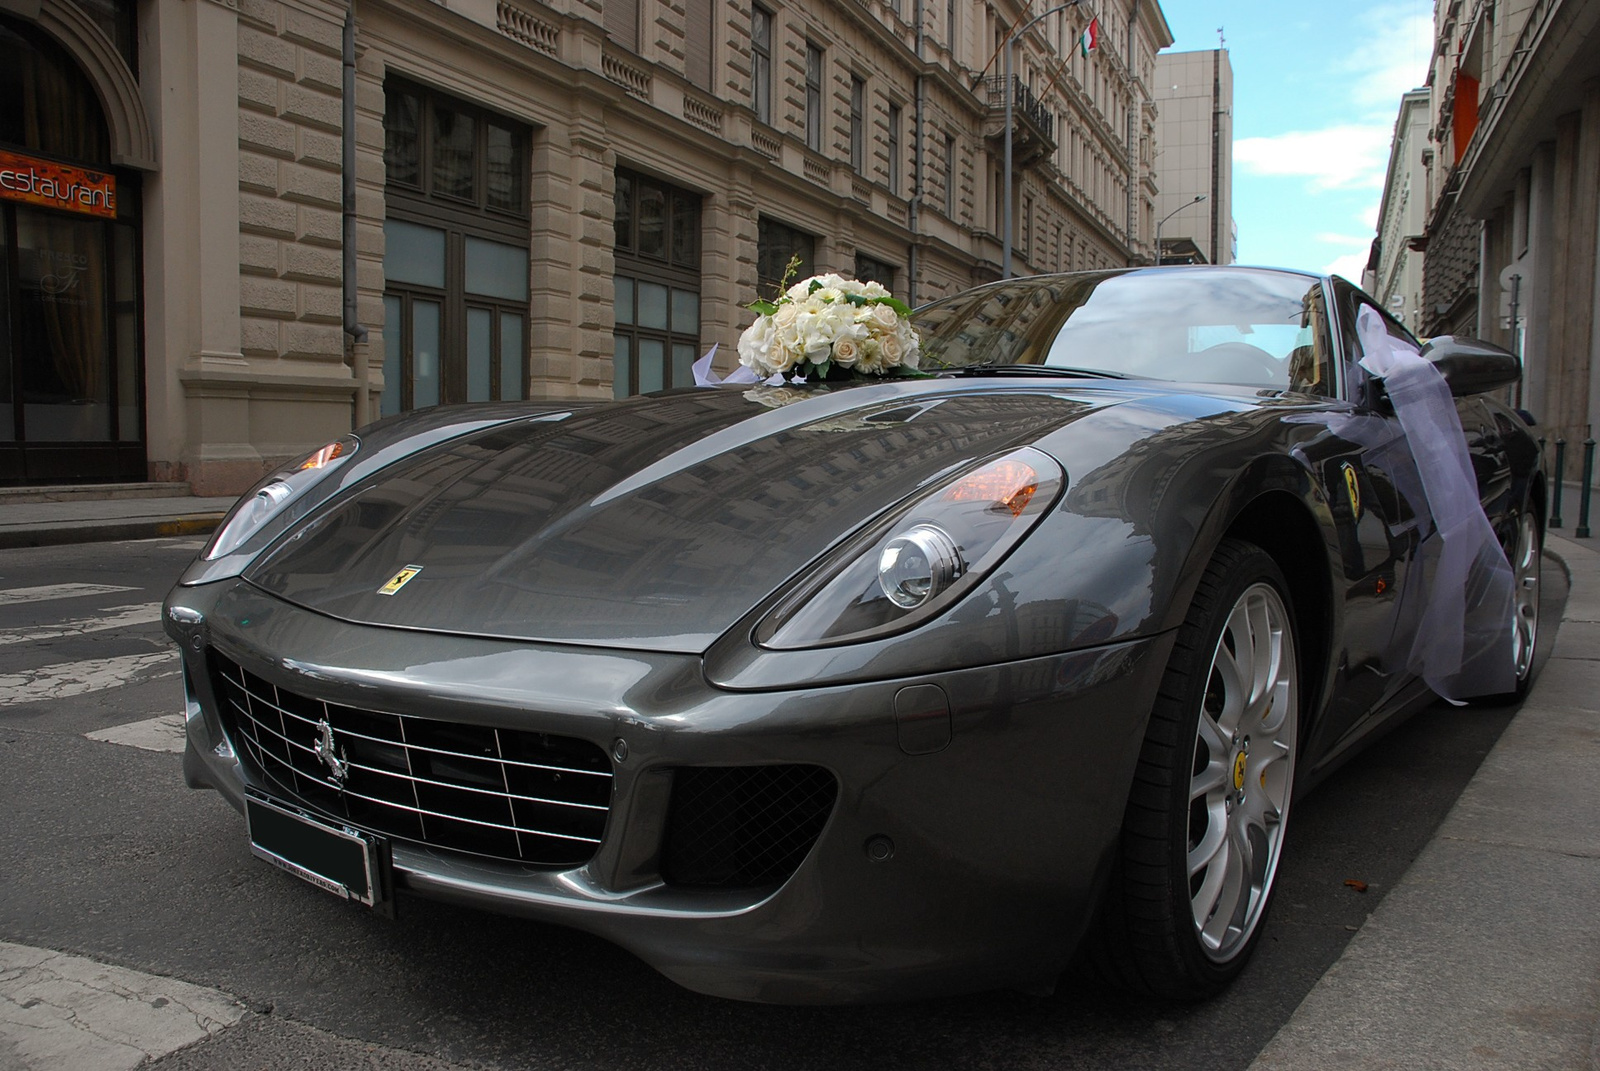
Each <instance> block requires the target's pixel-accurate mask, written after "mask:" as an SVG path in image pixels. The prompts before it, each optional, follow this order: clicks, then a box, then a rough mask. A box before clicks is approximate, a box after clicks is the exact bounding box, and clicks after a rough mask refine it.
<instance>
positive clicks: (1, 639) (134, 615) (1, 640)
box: [0, 593, 161, 647]
mask: <svg viewBox="0 0 1600 1071" xmlns="http://www.w3.org/2000/svg"><path fill="white" fill-rule="evenodd" d="M0 594H3V593H0ZM160 620H161V604H160V603H159V602H147V603H140V604H138V605H136V606H109V607H107V608H106V610H105V612H104V613H103V614H101V615H99V616H97V617H80V618H78V619H77V620H76V621H62V622H61V623H59V624H56V625H46V626H42V627H38V628H0V647H4V646H6V645H8V644H13V643H34V642H36V641H38V640H59V639H61V638H63V637H65V636H82V635H83V634H84V633H86V632H104V631H105V630H106V629H112V628H128V627H129V626H132V625H149V624H154V623H155V622H157V621H160Z"/></svg>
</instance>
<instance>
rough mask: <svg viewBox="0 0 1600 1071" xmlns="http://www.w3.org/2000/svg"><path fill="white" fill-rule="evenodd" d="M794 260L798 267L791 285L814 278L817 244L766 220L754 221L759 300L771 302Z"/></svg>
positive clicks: (798, 233)
mask: <svg viewBox="0 0 1600 1071" xmlns="http://www.w3.org/2000/svg"><path fill="white" fill-rule="evenodd" d="M796 257H798V258H799V263H798V264H797V265H796V267H795V272H794V275H793V277H792V278H790V280H789V282H790V283H791V284H793V283H796V282H799V281H800V280H801V279H805V278H808V277H810V276H812V275H815V274H816V269H815V267H814V265H815V264H816V262H817V240H816V239H815V238H813V237H812V236H811V235H809V234H806V233H805V232H804V231H798V230H795V229H794V228H793V227H791V226H789V225H788V224H785V223H779V222H778V221H777V220H775V219H770V218H768V217H766V216H762V217H761V218H760V219H759V220H757V221H756V284H757V288H758V291H759V294H760V296H761V297H764V298H770V297H771V296H772V295H773V294H775V293H776V292H777V288H778V284H779V283H780V282H782V281H783V277H784V272H785V271H786V270H787V269H788V267H789V261H791V260H793V259H795V258H796Z"/></svg>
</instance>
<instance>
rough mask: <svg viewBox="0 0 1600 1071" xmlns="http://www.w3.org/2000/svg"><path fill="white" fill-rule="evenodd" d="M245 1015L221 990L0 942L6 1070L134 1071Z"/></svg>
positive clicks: (0, 1023)
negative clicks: (132, 1070)
mask: <svg viewBox="0 0 1600 1071" xmlns="http://www.w3.org/2000/svg"><path fill="white" fill-rule="evenodd" d="M242 1018H244V1008H243V1007H242V1006H240V1004H239V1002H238V1001H237V1000H235V999H234V998H233V997H231V996H229V995H228V994H227V993H223V992H221V991H220V990H216V989H206V988H203V987H201V986H197V985H191V984H189V983H188V982H180V981H177V980H176V979H173V978H159V977H157V976H155V975H153V974H145V973H144V972H142V971H131V970H128V969H126V968H123V967H112V966H108V965H106V964H104V963H96V962H95V961H94V960H92V959H84V958H83V957H81V956H69V955H66V954H64V953H61V952H52V951H50V950H49V949H44V948H30V947H29V946H27V945H14V944H9V943H7V942H4V941H0V1065H3V1066H5V1067H6V1068H17V1069H19V1071H45V1069H47V1068H49V1069H57V1068H72V1069H73V1071H129V1069H131V1068H134V1067H137V1066H138V1065H139V1064H141V1063H143V1062H144V1061H146V1060H159V1059H161V1057H163V1056H165V1055H167V1054H168V1053H170V1052H175V1051H177V1050H178V1049H181V1048H183V1047H184V1046H185V1045H193V1044H194V1043H195V1042H197V1041H201V1040H204V1039H205V1038H207V1037H209V1036H211V1035H213V1034H218V1033H221V1032H222V1031H223V1030H226V1029H227V1028H228V1027H230V1026H232V1025H234V1024H235V1023H237V1022H238V1021H239V1020H240V1019H242Z"/></svg>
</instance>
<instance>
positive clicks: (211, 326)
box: [0, 0, 1172, 493]
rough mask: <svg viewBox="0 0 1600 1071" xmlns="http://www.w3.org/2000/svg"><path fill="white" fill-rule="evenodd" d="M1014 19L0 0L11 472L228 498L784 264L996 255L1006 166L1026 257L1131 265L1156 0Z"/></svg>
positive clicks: (638, 351)
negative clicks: (337, 446) (411, 416)
mask: <svg viewBox="0 0 1600 1071" xmlns="http://www.w3.org/2000/svg"><path fill="white" fill-rule="evenodd" d="M1036 6H1037V7H1039V8H1040V9H1041V10H1049V5H1046V4H1040V5H1036ZM1034 14H1035V13H1034V12H1033V11H1032V10H1031V9H1030V8H1025V7H1023V6H1021V5H1018V4H1016V3H1013V2H1010V0H996V2H992V3H978V2H974V0H943V2H940V0H868V2H866V3H857V2H851V0H807V2H803V3H793V2H789V3H778V2H776V0H762V2H760V3H756V4H754V5H750V4H733V3H728V2H725V0H605V2H604V3H601V2H599V0H592V2H583V0H551V2H550V3H541V2H539V0H447V2H444V3H439V2H429V0H352V2H351V3H350V4H349V5H348V6H347V5H344V4H336V3H330V2H325V0H0V54H3V55H0V60H3V62H0V71H4V72H5V73H3V74H0V220H3V222H4V231H3V236H0V237H3V243H4V244H3V246H0V256H3V261H0V263H3V267H0V279H3V280H4V288H5V293H4V304H3V305H0V358H3V359H0V375H3V376H4V378H3V380H0V389H5V390H7V391H9V392H10V393H9V394H7V395H6V396H5V397H4V398H0V480H3V481H9V482H51V481H67V480H77V481H82V480H91V479H145V478H153V479H179V480H185V481H188V482H189V483H190V484H191V485H192V486H193V487H194V488H195V489H196V490H197V491H200V492H203V493H228V492H236V491H239V490H242V489H243V488H244V487H246V486H248V484H250V483H251V482H253V481H254V480H255V479H256V478H257V477H258V476H259V475H260V474H261V473H262V472H263V471H264V469H265V468H267V467H269V466H271V465H273V464H275V463H277V462H280V461H282V460H283V459H285V458H287V457H290V456H293V455H295V454H298V453H301V452H303V451H305V450H307V449H310V448H313V447H315V446H317V445H319V444H321V443H323V442H325V441H327V440H328V439H330V438H333V437H335V436H337V435H338V434H341V433H342V432H344V431H346V430H348V429H349V428H350V427H352V426H359V425H361V424H364V423H367V422H368V421H370V420H374V419H377V418H378V417H379V416H381V415H387V414H389V413H393V412H400V411H403V410H408V409H414V408H420V407H424V406H428V405H434V404H440V403H448V402H459V401H471V400H480V399H496V398H502V399H503V398H520V397H545V398H549V397H573V398H583V397H609V396H613V395H617V396H622V395H626V394H630V393H637V392H643V391H648V390H653V389H658V388H660V387H669V386H676V385H682V384H683V383H685V382H686V381H687V379H688V366H689V363H690V362H691V361H692V360H693V359H694V358H695V357H696V356H698V355H699V354H700V353H702V352H703V351H704V350H705V349H707V348H708V347H709V346H710V345H711V344H713V343H719V344H721V346H722V351H721V352H722V354H723V358H722V360H721V361H719V364H722V365H723V366H724V367H725V366H726V365H728V364H730V363H731V357H732V350H733V343H734V341H735V340H736V338H737V336H738V332H739V331H740V329H741V328H742V327H743V326H744V325H745V323H747V322H748V320H749V318H750V315H751V314H750V313H749V312H748V311H747V310H746V309H745V307H744V306H745V305H746V303H748V302H749V301H750V300H752V299H753V297H754V296H755V294H756V291H757V289H758V287H759V286H762V285H770V284H771V283H773V282H775V281H776V280H777V278H778V277H780V276H781V275H782V274H783V270H784V266H785V265H786V263H787V262H788V261H789V260H790V258H791V257H794V256H798V257H799V258H800V262H801V265H802V268H801V270H802V272H804V273H810V272H813V271H824V270H832V271H840V272H844V273H848V274H853V275H856V276H858V277H863V278H875V279H879V280H880V281H883V282H885V283H887V284H888V285H890V286H891V288H892V289H893V290H894V291H895V293H896V294H897V295H899V296H901V297H902V298H905V299H907V300H910V301H913V302H916V301H924V300H927V299H930V298H933V297H937V296H939V295H941V294H946V293H950V292H953V291H955V290H958V289H961V288H964V287H966V286H970V285H972V284H973V283H976V282H981V281H984V280H987V279H991V278H995V277H998V276H999V275H1001V274H1002V271H1003V268H1002V264H1001V260H1002V251H1003V249H1004V247H1005V244H1006V243H1005V242H1004V239H1003V236H1002V234H1001V231H1002V222H1003V220H1004V219H1005V218H1006V216H1007V215H1008V213H1007V212H1006V210H1005V202H1006V198H1005V197H1004V196H1003V192H1004V191H1003V185H1004V182H1005V179H1006V177H1007V175H1008V172H1009V176H1010V178H1011V184H1012V197H1011V205H1012V211H1011V212H1010V213H1009V215H1010V217H1011V221H1012V234H1011V238H1012V242H1011V247H1012V253H1013V264H1012V271H1013V272H1014V273H1017V274H1022V273H1027V272H1035V271H1044V270H1055V269H1058V268H1084V267H1097V266H1109V265H1121V264H1129V263H1146V262H1148V261H1149V260H1150V259H1151V253H1152V243H1153V238H1154V233H1153V232H1154V219H1155V216H1154V203H1155V198H1156V196H1157V194H1158V185H1157V175H1156V173H1155V169H1154V167H1153V161H1154V159H1155V146H1154V140H1155V126H1154V124H1155V121H1156V111H1155V107H1154V104H1153V99H1152V92H1151V82H1152V78H1153V73H1154V65H1155V56H1156V53H1157V52H1158V51H1159V50H1160V49H1161V48H1163V47H1165V46H1167V45H1169V44H1170V43H1171V41H1172V35H1171V32H1170V30H1169V29H1168V27H1167V25H1166V21H1165V18H1164V16H1163V15H1162V13H1161V9H1160V6H1159V5H1158V4H1157V3H1156V2H1155V0H1106V2H1104V3H1102V4H1101V5H1100V6H1099V7H1098V8H1097V10H1096V12H1095V14H1096V16H1097V17H1098V25H1097V29H1098V40H1097V43H1096V47H1094V48H1093V49H1092V50H1085V49H1084V48H1083V47H1081V45H1080V40H1081V37H1080V35H1081V34H1082V33H1083V31H1084V30H1085V27H1086V23H1087V22H1088V19H1089V15H1088V14H1087V13H1086V12H1084V11H1083V10H1082V9H1081V8H1080V7H1068V8H1066V9H1065V10H1063V11H1059V12H1057V13H1055V14H1047V15H1046V16H1045V17H1044V18H1042V19H1037V20H1035V19H1034ZM1016 27H1022V32H1020V33H1017V34H1015V35H1013V34H1012V29H1013V28H1016ZM346 59H348V60H349V61H350V63H349V65H348V69H347V65H346V63H345V60H346ZM1008 60H1009V62H1010V64H1011V71H1012V77H1011V79H1010V81H1009V83H1008V82H1007V80H1006V79H1005V78H1004V70H1005V64H1006V62H1007V61H1008ZM347 78H348V79H349V81H348V82H347V81H346V79H347ZM346 85H349V86H350V91H349V92H347V91H346ZM1008 98H1009V100H1010V103H1011V105H1012V107H1011V114H1012V139H1011V143H1012V155H1011V160H1010V167H1009V169H1008V168H1007V166H1006V160H1005V153H1004V143H1005V138H1004V118H1003V117H1004V115H1005V113H1006V108H1005V105H1006V103H1007V100H1008ZM69 120H70V121H69ZM52 169H54V170H52ZM7 175H11V176H13V177H12V179H11V180H9V182H8V181H7V180H6V176H7ZM17 176H32V178H19V177H17ZM46 180H48V181H49V182H50V183H52V185H51V186H50V189H51V190H57V189H59V190H67V189H69V188H70V189H72V190H74V191H82V193H81V197H79V200H80V201H83V202H84V203H82V204H79V205H72V204H63V203H61V198H60V197H57V199H56V203H47V201H45V200H42V199H41V198H40V197H38V196H33V197H32V199H31V200H30V199H29V196H30V195H25V193H24V192H19V190H18V187H20V186H22V185H27V184H29V183H31V184H32V185H33V187H38V188H41V189H42V188H43V185H42V184H43V183H44V182H45V181H46ZM96 182H100V183H101V184H100V185H98V186H97V185H96ZM105 182H109V183H110V185H109V187H108V186H106V185H105ZM96 191H99V192H98V194H97V193H96ZM108 191H109V192H108ZM96 196H98V197H99V198H100V200H99V202H98V208H96V205H95V204H94V203H93V202H94V200H95V197H96ZM85 198H86V199H87V201H84V199H85Z"/></svg>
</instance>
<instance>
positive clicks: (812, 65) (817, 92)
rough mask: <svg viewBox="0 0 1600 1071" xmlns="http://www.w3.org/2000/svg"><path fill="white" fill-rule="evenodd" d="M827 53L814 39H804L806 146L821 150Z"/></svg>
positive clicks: (816, 150)
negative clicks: (823, 87)
mask: <svg viewBox="0 0 1600 1071" xmlns="http://www.w3.org/2000/svg"><path fill="white" fill-rule="evenodd" d="M826 66H827V55H826V53H825V52H824V51H823V48H822V46H821V45H819V44H817V43H816V42H815V41H810V40H808V41H806V148H808V149H810V150H811V151H812V152H821V151H822V126H823V109H822V86H823V82H824V80H825V78H826V73H825V72H826Z"/></svg>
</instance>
